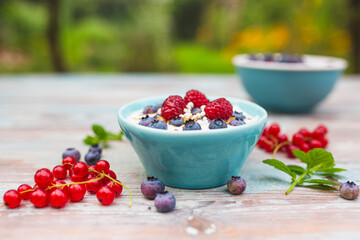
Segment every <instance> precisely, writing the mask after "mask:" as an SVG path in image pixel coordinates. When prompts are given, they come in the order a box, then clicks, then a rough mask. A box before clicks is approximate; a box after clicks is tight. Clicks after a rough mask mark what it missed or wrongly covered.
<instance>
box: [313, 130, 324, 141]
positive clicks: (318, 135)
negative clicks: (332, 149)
mask: <svg viewBox="0 0 360 240" xmlns="http://www.w3.org/2000/svg"><path fill="white" fill-rule="evenodd" d="M324 135H325V134H324V132H323V131H322V130H319V129H315V131H313V133H312V137H313V138H315V139H321V138H323V137H324Z"/></svg>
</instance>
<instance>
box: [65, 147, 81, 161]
mask: <svg viewBox="0 0 360 240" xmlns="http://www.w3.org/2000/svg"><path fill="white" fill-rule="evenodd" d="M67 156H72V157H74V158H75V160H76V161H77V162H78V161H79V160H80V157H81V154H80V152H79V151H78V150H77V149H75V148H67V149H66V150H65V151H64V152H63V154H62V158H64V157H67Z"/></svg>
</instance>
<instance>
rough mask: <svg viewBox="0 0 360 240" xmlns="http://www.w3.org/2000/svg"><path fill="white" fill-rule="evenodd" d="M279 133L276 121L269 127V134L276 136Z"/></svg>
mask: <svg viewBox="0 0 360 240" xmlns="http://www.w3.org/2000/svg"><path fill="white" fill-rule="evenodd" d="M279 133H280V127H279V125H278V124H277V123H273V124H271V125H270V127H269V134H271V135H273V136H275V137H276V136H277V135H278V134H279Z"/></svg>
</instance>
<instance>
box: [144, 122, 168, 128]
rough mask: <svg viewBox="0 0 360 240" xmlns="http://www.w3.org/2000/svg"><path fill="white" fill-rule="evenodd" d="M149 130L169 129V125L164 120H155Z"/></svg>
mask: <svg viewBox="0 0 360 240" xmlns="http://www.w3.org/2000/svg"><path fill="white" fill-rule="evenodd" d="M148 127H149V128H156V129H162V130H166V129H167V123H166V122H164V121H162V120H153V121H152V122H151V123H150V124H149V125H148Z"/></svg>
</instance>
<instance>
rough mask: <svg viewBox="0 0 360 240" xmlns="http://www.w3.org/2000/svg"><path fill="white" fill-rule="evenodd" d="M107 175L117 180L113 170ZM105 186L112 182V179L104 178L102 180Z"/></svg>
mask: <svg viewBox="0 0 360 240" xmlns="http://www.w3.org/2000/svg"><path fill="white" fill-rule="evenodd" d="M107 175H108V176H109V177H111V178H113V179H115V180H116V174H115V173H114V171H113V170H109V172H108V173H107ZM101 180H102V182H103V184H104V185H106V184H107V183H108V182H111V181H112V180H111V179H110V178H107V177H104V178H103V179H101Z"/></svg>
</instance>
